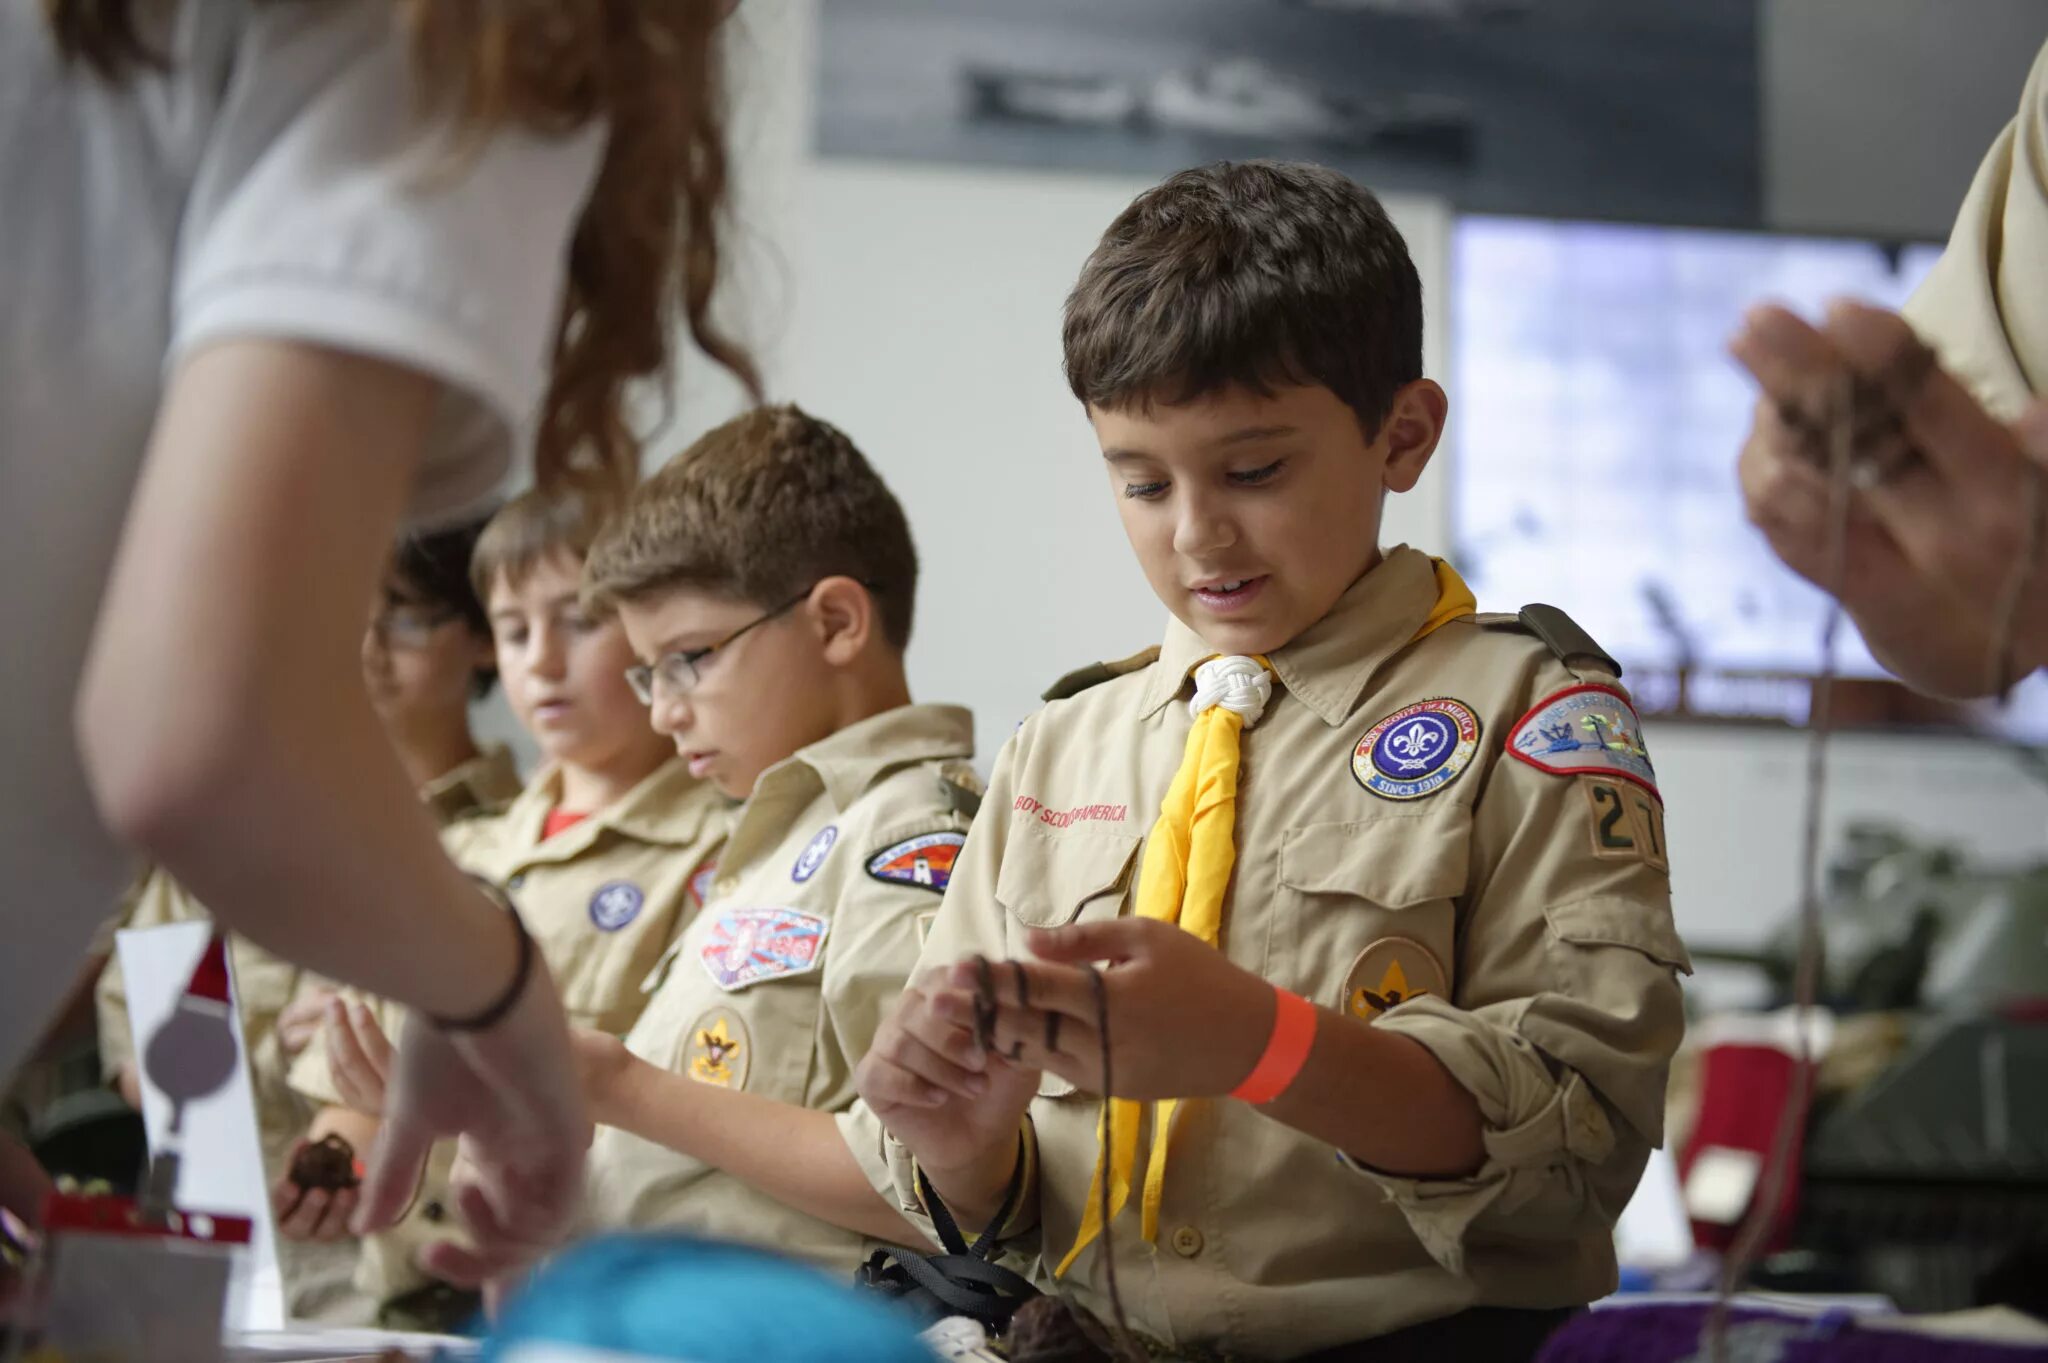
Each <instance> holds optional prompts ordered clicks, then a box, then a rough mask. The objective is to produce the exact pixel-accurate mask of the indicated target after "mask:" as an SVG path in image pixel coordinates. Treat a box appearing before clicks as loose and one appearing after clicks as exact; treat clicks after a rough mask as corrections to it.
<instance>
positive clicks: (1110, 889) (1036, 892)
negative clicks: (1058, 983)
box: [996, 823, 1141, 1098]
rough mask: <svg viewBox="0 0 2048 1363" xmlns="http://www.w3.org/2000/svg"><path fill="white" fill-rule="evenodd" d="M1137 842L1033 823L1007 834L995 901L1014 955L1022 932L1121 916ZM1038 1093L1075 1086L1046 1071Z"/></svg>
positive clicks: (1056, 1093)
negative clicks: (1048, 829) (1005, 916)
mask: <svg viewBox="0 0 2048 1363" xmlns="http://www.w3.org/2000/svg"><path fill="white" fill-rule="evenodd" d="M1140 841H1141V840H1140V839H1139V838H1137V837H1136V836H1134V835H1132V834H1129V833H1098V832H1087V833H1048V832H1046V831H1045V830H1043V829H1041V828H1040V827H1038V826H1037V825H1036V824H1021V823H1020V824H1019V825H1018V826H1016V827H1013V828H1012V829H1011V830H1010V840H1009V843H1008V845H1006V846H1005V847H1004V848H1003V862H1002V865H1001V867H1000V868H999V869H998V870H997V871H996V901H997V902H998V903H1000V904H1001V905H1002V906H1003V908H1004V910H1005V911H1006V912H1007V913H1008V915H1009V920H1010V921H1009V925H1008V927H1007V929H1006V932H1005V938H1006V940H1007V942H1008V945H1009V949H1010V951H1011V953H1012V954H1014V955H1018V956H1023V955H1025V954H1027V953H1026V951H1025V947H1024V929H1025V928H1057V927H1064V926H1066V925H1067V924H1069V923H1077V922H1081V921H1082V920H1084V919H1086V920H1089V921H1094V920H1099V919H1104V918H1115V917H1117V916H1118V915H1119V914H1121V913H1122V912H1123V906H1124V902H1125V901H1126V900H1127V899H1128V898H1129V897H1130V891H1131V884H1132V881H1133V879H1134V877H1135V876H1136V873H1137V864H1138V848H1139V844H1140ZM1038 1092H1039V1094H1040V1096H1042V1097H1046V1098H1066V1097H1069V1096H1071V1095H1072V1094H1073V1093H1074V1086H1073V1085H1072V1084H1071V1083H1069V1082H1067V1081H1066V1080H1064V1079H1062V1078H1060V1077H1059V1076H1058V1075H1056V1074H1052V1073H1050V1072H1048V1073H1046V1074H1045V1075H1044V1076H1043V1078H1042V1079H1041V1081H1040V1083H1039V1086H1038Z"/></svg>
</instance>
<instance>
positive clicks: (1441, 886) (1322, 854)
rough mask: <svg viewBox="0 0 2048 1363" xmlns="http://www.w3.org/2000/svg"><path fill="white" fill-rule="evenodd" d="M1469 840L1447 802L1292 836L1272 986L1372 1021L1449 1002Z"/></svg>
mask: <svg viewBox="0 0 2048 1363" xmlns="http://www.w3.org/2000/svg"><path fill="white" fill-rule="evenodd" d="M1471 832H1472V818H1471V812H1470V811H1469V810H1468V809H1466V808H1465V807H1464V806H1463V805H1456V804H1451V803H1449V802H1445V803H1444V804H1443V805H1441V806H1440V807H1438V808H1435V809H1430V810H1426V811H1422V812H1418V813H1413V814H1410V813H1400V814H1381V815H1375V816H1374V817H1372V818H1369V819H1357V820H1352V821H1349V822H1345V823H1314V824H1301V825H1297V826H1296V827H1293V828H1290V829H1288V830H1287V831H1286V833H1285V834H1284V835H1283V836H1282V838H1281V844H1280V873H1279V874H1280V889H1279V893H1278V895H1277V896H1276V898H1277V900H1278V903H1277V905H1276V907H1277V909H1278V912H1276V913H1274V914H1273V915H1272V916H1271V920H1270V922H1269V924H1268V931H1267V936H1266V962H1265V973H1266V976H1267V978H1269V979H1271V980H1272V981H1273V982H1274V983H1275V984H1278V985H1281V986H1283V987H1285V988H1288V989H1292V990H1294V991H1295V992H1297V993H1300V994H1302V995H1303V996H1305V997H1307V998H1310V999H1312V1000H1314V1001H1315V1002H1317V1003H1320V1004H1324V1005H1326V1006H1328V1007H1331V1008H1336V1009H1339V1010H1341V1011H1343V1012H1347V1013H1349V1014H1351V1015H1352V1016H1354V1017H1358V1018H1362V1019H1364V1020H1367V1021H1370V1020H1371V1019H1373V1018H1375V1017H1377V1016H1379V1014H1380V1013H1381V1012H1383V1011H1385V1010H1386V1009H1387V1008H1390V1007H1393V1006H1394V1005H1395V1004H1398V1003H1400V1002H1402V1001H1403V1000H1404V999H1407V998H1412V997H1414V996H1415V995H1417V994H1422V993H1428V994H1435V995H1437V996H1439V997H1441V998H1445V999H1451V998H1452V996H1453V994H1454V991H1455V985H1456V980H1457V960H1456V947H1457V901H1458V899H1459V897H1460V896H1462V895H1463V894H1464V893H1465V888H1466V881H1467V879H1468V869H1469V867H1468V863H1469V857H1470V847H1471ZM1238 895H1239V902H1242V898H1243V895H1244V889H1243V887H1240V888H1239V890H1238Z"/></svg>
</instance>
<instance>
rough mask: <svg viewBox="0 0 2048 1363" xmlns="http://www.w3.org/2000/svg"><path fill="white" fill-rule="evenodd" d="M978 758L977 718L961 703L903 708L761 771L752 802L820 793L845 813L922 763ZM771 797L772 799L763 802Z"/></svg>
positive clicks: (851, 726) (847, 729) (855, 725)
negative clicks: (891, 779)
mask: <svg viewBox="0 0 2048 1363" xmlns="http://www.w3.org/2000/svg"><path fill="white" fill-rule="evenodd" d="M973 756H974V716H973V715H972V714H971V713H969V712H968V711H967V710H965V709H962V708H961V707H960V706H957V705H901V706H898V707H897V708H895V709H894V710H884V711H883V712H882V713H881V714H879V715H870V716H869V717H868V718H866V719H863V720H858V721H856V722H854V723H852V724H849V725H847V726H846V727H845V728H843V729H840V730H839V731H837V732H836V733H833V734H829V735H827V736H826V737H824V738H821V739H819V740H818V741H817V742H816V743H813V744H811V745H810V746H809V747H806V748H800V749H798V750H797V751H796V753H794V754H793V755H791V756H790V757H787V758H785V759H784V760H782V761H780V762H778V763H776V764H775V765H774V766H772V767H770V768H769V769H768V770H767V771H764V772H762V773H761V779H760V780H759V781H757V782H756V783H755V785H754V798H753V800H752V801H750V802H749V803H750V804H755V803H758V804H766V803H771V802H775V801H779V800H783V799H794V798H795V797H797V796H799V795H801V796H802V797H803V799H804V801H805V802H806V803H808V802H809V798H810V796H811V795H813V794H815V793H816V792H818V791H819V790H823V791H824V792H825V796H826V798H827V799H829V800H831V801H832V807H833V809H835V810H837V811H840V812H842V813H843V812H844V811H845V810H846V808H847V807H848V806H849V805H851V804H852V803H853V802H854V801H855V800H858V799H859V798H860V797H861V796H862V795H865V794H866V793H867V792H868V790H869V789H870V788H872V787H873V786H874V785H875V784H876V783H877V782H878V781H880V780H881V779H882V778H883V777H885V776H887V775H889V774H890V773H891V772H894V771H898V770H900V769H902V768H904V767H909V766H915V765H917V764H918V763H920V762H932V761H944V760H947V759H949V758H957V759H960V760H962V761H965V760H968V759H971V758H972V757H973ZM764 796H766V797H767V799H765V800H764V799H763V797H764Z"/></svg>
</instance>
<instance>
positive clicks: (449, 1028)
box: [427, 876, 534, 1032]
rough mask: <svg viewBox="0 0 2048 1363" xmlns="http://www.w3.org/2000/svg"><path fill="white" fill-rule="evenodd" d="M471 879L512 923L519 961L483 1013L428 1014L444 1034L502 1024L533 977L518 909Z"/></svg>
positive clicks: (529, 947) (530, 942)
mask: <svg viewBox="0 0 2048 1363" xmlns="http://www.w3.org/2000/svg"><path fill="white" fill-rule="evenodd" d="M470 879H471V880H473V881H475V882H476V884H477V885H478V886H479V887H480V888H481V889H482V890H483V892H484V893H485V895H487V896H488V897H489V898H490V899H491V901H492V902H493V903H495V904H496V905H497V906H498V907H499V908H501V909H503V910H504V911H505V917H506V918H507V919H508V920H510V921H511V924H512V931H513V933H514V934H516V935H517V937H518V939H519V959H518V962H517V963H516V964H515V965H514V966H513V967H512V982H511V983H510V984H508V985H506V986H505V991H504V992H503V993H501V994H499V995H498V997H497V998H495V999H493V1000H491V1002H490V1003H489V1004H488V1005H486V1006H485V1007H484V1008H483V1010H482V1011H480V1012H476V1013H471V1014H470V1015H469V1016H468V1017H459V1018H448V1017H441V1016H438V1015H437V1014H433V1013H429V1014H427V1019H428V1020H429V1021H430V1022H432V1023H433V1024H434V1025H435V1026H436V1027H438V1028H440V1029H441V1030H442V1031H444V1032H488V1031H489V1030H490V1029H491V1028H493V1027H495V1026H497V1025H498V1024H499V1023H500V1022H503V1021H504V1020H505V1017H506V1015H507V1014H508V1013H510V1012H511V1011H512V1010H513V1008H515V1007H516V1006H518V1003H519V998H520V996H521V995H522V994H524V993H525V992H526V982H527V981H528V980H529V979H531V978H532V977H533V955H534V949H533V935H532V934H531V933H529V932H527V930H526V924H525V923H524V922H523V921H522V920H521V919H520V917H519V910H518V908H517V907H515V906H514V905H513V903H512V900H511V899H510V898H509V897H508V896H507V895H506V894H505V892H504V891H503V890H501V889H499V888H498V887H497V886H496V885H493V884H491V882H490V881H488V880H485V879H484V878H483V877H481V876H471V877H470Z"/></svg>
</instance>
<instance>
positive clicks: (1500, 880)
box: [1352, 669, 1691, 1272]
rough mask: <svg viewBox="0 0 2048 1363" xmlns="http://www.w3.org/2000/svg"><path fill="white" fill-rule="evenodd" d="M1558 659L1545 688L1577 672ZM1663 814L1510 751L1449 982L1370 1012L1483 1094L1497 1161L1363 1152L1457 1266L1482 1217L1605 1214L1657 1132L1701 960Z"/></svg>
mask: <svg viewBox="0 0 2048 1363" xmlns="http://www.w3.org/2000/svg"><path fill="white" fill-rule="evenodd" d="M1550 670H1551V671H1556V672H1557V677H1556V684H1555V685H1554V686H1553V687H1551V688H1549V689H1547V690H1544V691H1542V692H1540V693H1539V695H1541V696H1548V695H1549V694H1551V693H1552V692H1553V691H1556V690H1562V689H1564V688H1565V687H1567V686H1570V685H1572V684H1573V679H1572V678H1571V677H1570V676H1569V675H1566V674H1563V673H1562V672H1561V670H1558V669H1550ZM1547 676H1548V673H1546V677H1547ZM1595 785H1598V786H1600V787H1603V788H1605V790H1606V791H1611V792H1612V795H1609V794H1606V793H1597V794H1596V792H1594V791H1593V790H1592V789H1591V788H1592V787H1593V786H1595ZM1617 804H1619V805H1620V807H1621V813H1620V814H1618V815H1617V814H1615V813H1613V809H1614V807H1615V806H1616V805H1617ZM1662 818H1663V807H1662V802H1661V801H1660V800H1658V799H1657V797H1656V796H1655V795H1654V794H1652V793H1651V792H1650V791H1649V790H1648V789H1647V788H1645V787H1643V786H1639V785H1636V784H1635V783H1633V782H1630V781H1626V780H1623V779H1621V778H1619V777H1608V776H1599V777H1592V776H1583V775H1580V776H1560V775H1555V774H1552V773H1550V772H1547V771H1540V770H1537V769H1536V768H1534V767H1531V766H1529V765H1527V764H1526V763H1523V762H1519V761H1516V760H1513V759H1512V758H1510V757H1508V756H1506V755H1505V754H1504V755H1503V756H1502V757H1501V758H1500V760H1499V761H1498V762H1497V763H1496V764H1495V767H1494V769H1493V771H1492V773H1491V775H1490V779H1489V781H1488V784H1487V786H1486V789H1485V791H1484V792H1483V794H1482V795H1481V796H1480V798H1479V801H1478V803H1477V805H1476V807H1475V808H1474V811H1473V829H1472V843H1471V847H1472V860H1471V864H1470V870H1471V875H1470V880H1469V882H1468V884H1469V887H1470V888H1469V889H1468V893H1467V900H1466V902H1465V903H1463V904H1461V906H1460V909H1461V913H1460V925H1459V933H1458V937H1459V948H1458V962H1457V979H1456V984H1455V986H1454V993H1455V998H1453V999H1452V1000H1449V1001H1446V1000H1443V999H1439V998H1434V997H1431V996H1428V995H1423V996H1420V997H1418V998H1415V999H1413V1000H1411V1001H1409V1002H1407V1003H1404V1004H1402V1005H1400V1006H1399V1007H1397V1008H1395V1009H1393V1010H1392V1011H1390V1012H1388V1013H1387V1014H1385V1015H1384V1016H1382V1017H1381V1018H1380V1019H1379V1020H1378V1021H1377V1022H1376V1024H1375V1025H1376V1026H1380V1027H1384V1028H1387V1029H1389V1030H1391V1031H1396V1032H1399V1033H1400V1034H1401V1035H1403V1036H1406V1037H1409V1038H1411V1039H1412V1040H1414V1041H1416V1042H1419V1043H1420V1044H1421V1045H1423V1046H1425V1047H1426V1048H1428V1049H1429V1051H1430V1052H1431V1053H1432V1054H1433V1055H1435V1056H1436V1058H1437V1060H1438V1061H1439V1062H1441V1063H1442V1064H1443V1066H1444V1068H1445V1069H1447V1070H1449V1071H1450V1073H1451V1075H1452V1077H1453V1078H1455V1079H1456V1080H1457V1081H1458V1082H1459V1083H1460V1084H1462V1085H1463V1086H1464V1087H1465V1088H1466V1089H1467V1090H1468V1091H1469V1092H1471V1094H1472V1095H1473V1097H1474V1098H1475V1099H1477V1101H1478V1105H1479V1110H1480V1115H1481V1117H1482V1119H1483V1121H1484V1122H1485V1131H1484V1133H1483V1139H1484V1143H1485V1149H1486V1162H1485V1164H1484V1165H1483V1166H1482V1167H1481V1168H1480V1169H1479V1171H1478V1172H1477V1173H1475V1174H1473V1175H1472V1176H1471V1177H1469V1178H1464V1179H1443V1180H1424V1179H1407V1178H1398V1177H1394V1176H1391V1175H1386V1174H1382V1173H1379V1172H1376V1171H1373V1170H1370V1169H1367V1168H1365V1167H1364V1166H1362V1165H1358V1164H1356V1163H1355V1162H1354V1163H1353V1165H1352V1167H1353V1168H1356V1169H1358V1171H1359V1172H1360V1173H1361V1174H1363V1175H1364V1176H1365V1177H1367V1178H1369V1179H1371V1180H1372V1181H1373V1182H1374V1183H1377V1184H1378V1185H1379V1186H1380V1187H1381V1188H1382V1189H1383V1190H1384V1191H1385V1192H1386V1193H1387V1195H1388V1197H1389V1198H1390V1199H1391V1200H1392V1201H1393V1202H1394V1203H1395V1204H1396V1205H1397V1206H1399V1207H1400V1208H1401V1210H1402V1213H1403V1214H1404V1215H1405V1216H1406V1217H1407V1219H1408V1222H1409V1225H1410V1226H1411V1227H1412V1228H1413V1229H1414V1231H1415V1233H1416V1236H1417V1238H1418V1239H1419V1240H1421V1242H1422V1244H1423V1246H1424V1247H1425V1248H1426V1249H1427V1250H1428V1251H1429V1252H1430V1254H1431V1256H1432V1257H1433V1258H1435V1259H1436V1260H1437V1261H1438V1262H1439V1263H1441V1264H1442V1265H1443V1266H1444V1267H1445V1268H1447V1269H1449V1270H1450V1271H1452V1272H1460V1271H1462V1265H1463V1253H1464V1251H1463V1246H1464V1241H1465V1237H1466V1235H1467V1233H1468V1231H1469V1230H1470V1229H1471V1228H1472V1227H1474V1226H1475V1225H1481V1224H1483V1225H1484V1226H1485V1227H1486V1228H1487V1229H1488V1230H1490V1231H1497V1232H1500V1233H1504V1234H1509V1235H1515V1236H1519V1237H1524V1238H1528V1239H1532V1240H1566V1239H1570V1238H1574V1237H1577V1236H1580V1235H1583V1234H1584V1233H1585V1231H1586V1230H1587V1228H1588V1227H1589V1226H1597V1227H1599V1228H1601V1229H1608V1228H1611V1227H1612V1225H1613V1222H1614V1220H1615V1218H1617V1217H1618V1216H1619V1215H1620V1214H1621V1209H1622V1207H1623V1205H1624V1204H1625V1203H1626V1202H1627V1200H1628V1197H1629V1195H1630V1194H1631V1193H1632V1192H1633V1191H1634V1188H1635V1184H1636V1180H1637V1179H1638V1178H1639V1177H1640V1176H1641V1173H1642V1167H1643V1163H1644V1161H1645V1160H1646V1159H1647V1158H1648V1153H1649V1147H1650V1146H1652V1145H1654V1144H1657V1143H1659V1142H1660V1141H1661V1140H1662V1138H1663V1110H1664V1088H1665V1079H1666V1076H1667V1073H1668V1070H1669V1066H1670V1062H1671V1057H1672V1055H1673V1053H1674V1052H1675V1051H1676V1050H1677V1048H1678V1043H1679V1040H1680V1038H1681V1037H1682V1036H1683V1034H1684V1026H1685V1024H1684V1011H1683V1005H1682V1000H1681V996H1680V992H1679V986H1678V979H1677V974H1678V972H1679V971H1681V970H1685V971H1689V970H1690V968H1691V965H1690V961H1689V960H1688V958H1687V956H1686V953H1685V948H1684V946H1683V945H1682V944H1681V943H1680V942H1679V939H1678V933H1677V930H1676V929H1675V927H1674V926H1673V924H1672V919H1671V890H1670V877H1669V873H1668V871H1667V870H1666V869H1665V867H1666V865H1667V864H1668V863H1667V861H1666V859H1665V856H1664V851H1663V848H1664V844H1663V823H1662ZM1603 829H1604V831H1603ZM1603 839H1604V841H1603ZM1623 840H1627V842H1628V844H1629V845H1628V846H1627V847H1626V848H1624V847H1622V846H1620V843H1621V842H1622V841H1623Z"/></svg>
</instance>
